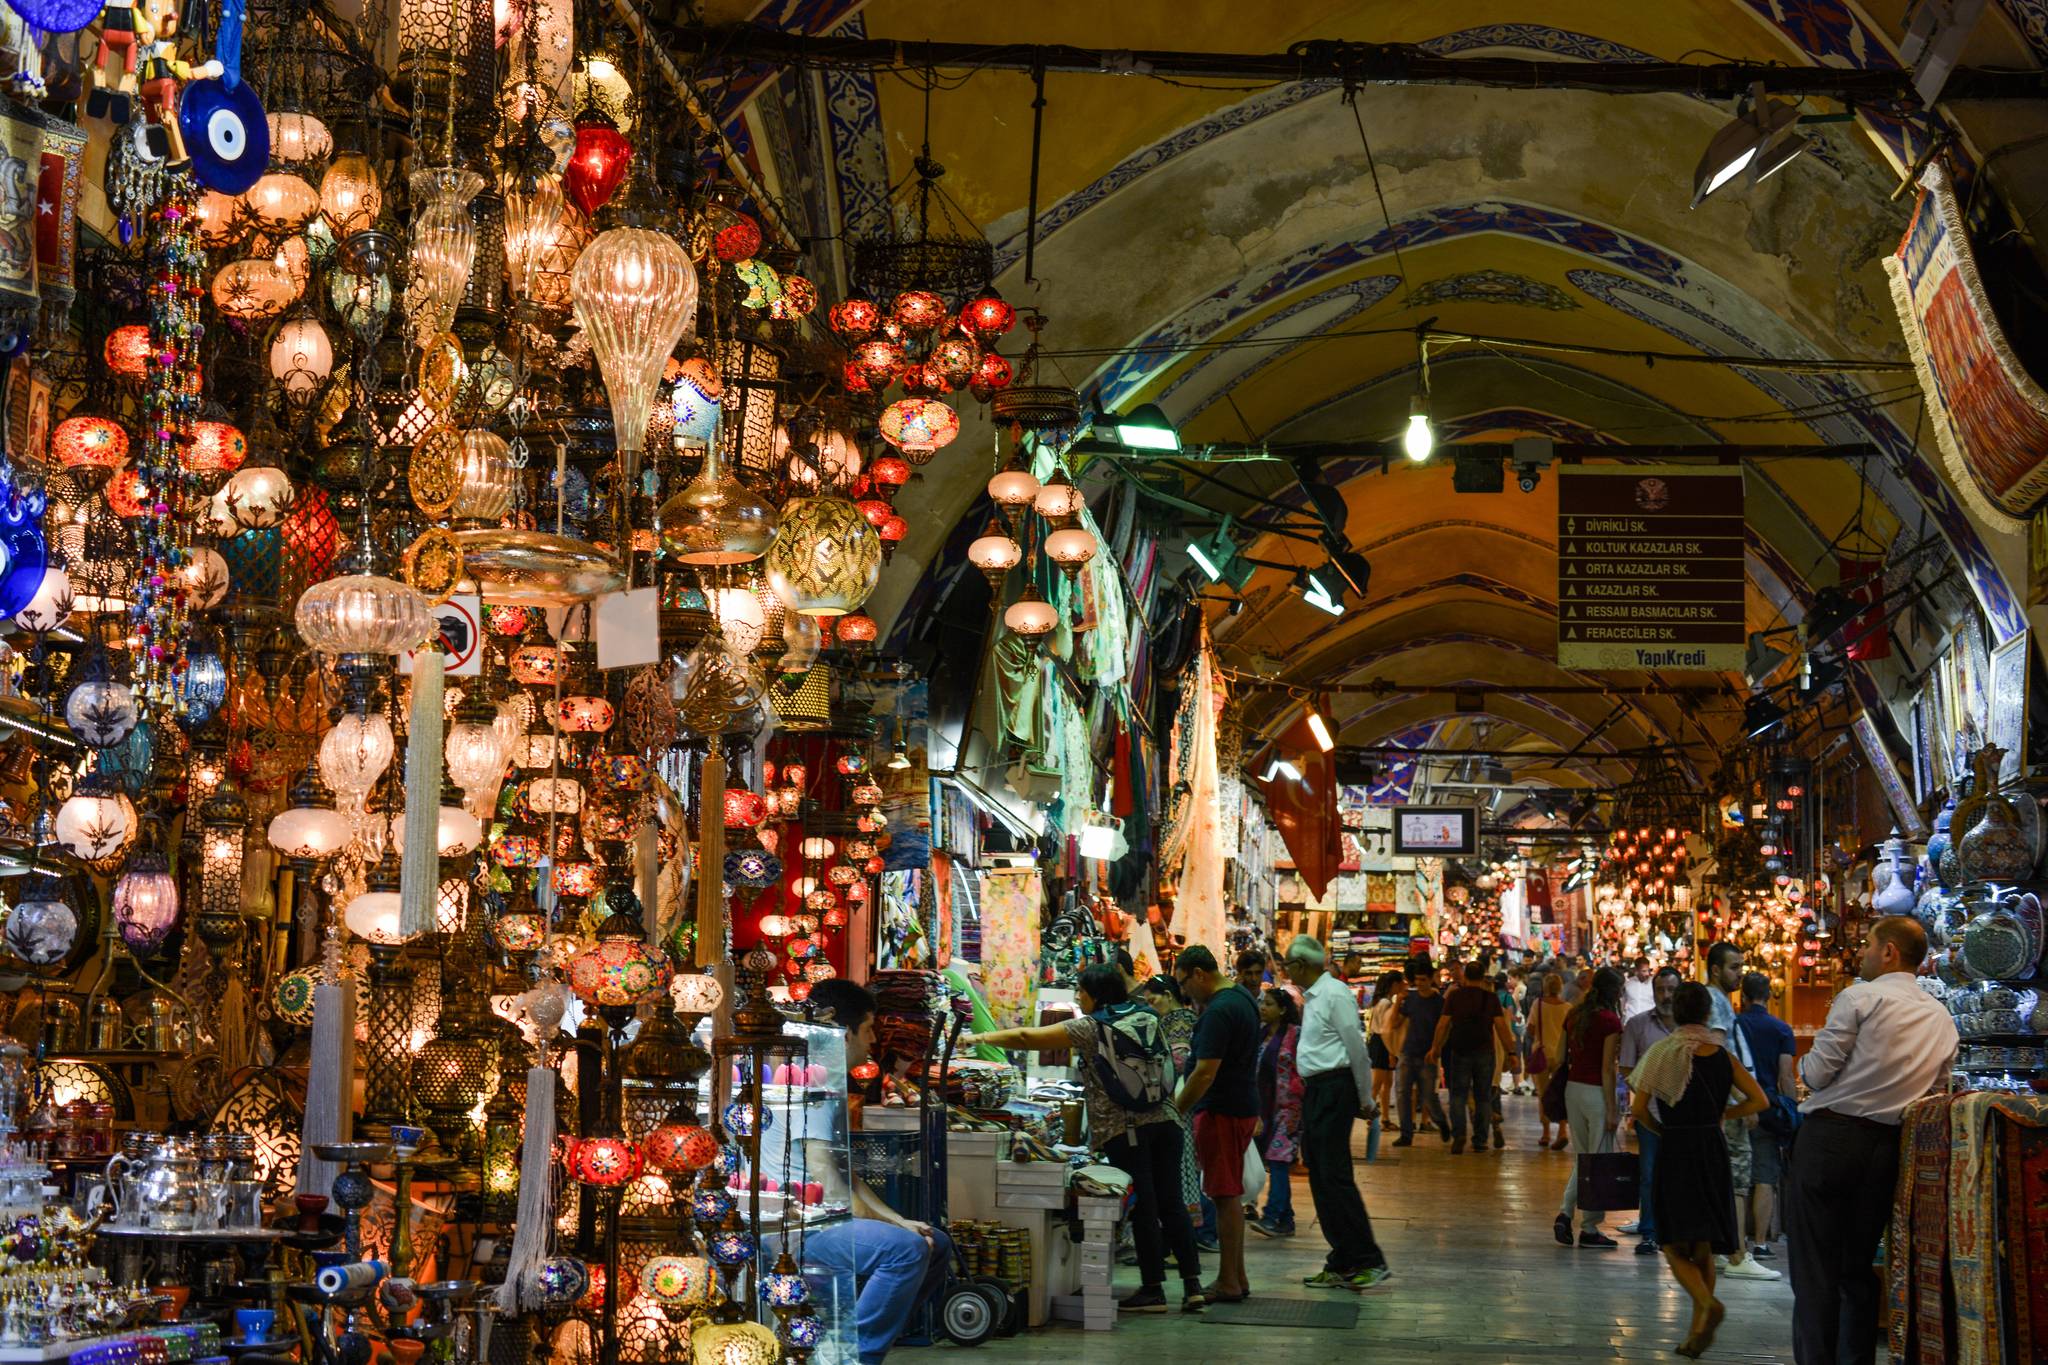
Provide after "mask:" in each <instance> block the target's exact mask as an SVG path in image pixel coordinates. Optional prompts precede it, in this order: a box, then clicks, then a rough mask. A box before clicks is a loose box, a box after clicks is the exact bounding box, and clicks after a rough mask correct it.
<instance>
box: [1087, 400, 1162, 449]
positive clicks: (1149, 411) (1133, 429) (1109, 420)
mask: <svg viewBox="0 0 2048 1365" xmlns="http://www.w3.org/2000/svg"><path fill="white" fill-rule="evenodd" d="M1099 425H1102V426H1106V427H1108V428H1109V430H1110V431H1112V432H1114V433H1115V434H1116V439H1117V440H1118V441H1120V442H1121V443H1122V444H1123V445H1124V446H1126V447H1127V448H1129V449H1131V450H1156V451H1164V452H1171V451H1176V450H1179V449H1180V432H1179V430H1178V429H1177V428H1175V426H1174V425H1173V423H1172V422H1171V421H1169V420H1168V419H1167V416H1166V412H1165V410H1164V409H1162V408H1161V407H1160V406H1159V405H1158V404H1157V403H1141V404H1139V405H1138V406H1137V407H1135V408H1133V409H1131V411H1130V412H1129V413H1128V414H1126V415H1125V416H1122V417H1104V418H1102V419H1101V421H1100V423H1099Z"/></svg>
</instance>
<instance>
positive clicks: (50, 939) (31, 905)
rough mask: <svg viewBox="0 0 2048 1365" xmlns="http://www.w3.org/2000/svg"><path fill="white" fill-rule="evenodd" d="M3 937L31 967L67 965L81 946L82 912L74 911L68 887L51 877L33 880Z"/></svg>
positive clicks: (46, 875) (17, 906)
mask: <svg viewBox="0 0 2048 1365" xmlns="http://www.w3.org/2000/svg"><path fill="white" fill-rule="evenodd" d="M0 936H4V939H5V942H6V944H7V949H8V951H9V952H11V953H13V954H14V955H15V956H16V957H18V958H20V959H21V960H22V961H24V962H26V963H28V964H29V965H31V966H35V967H47V966H50V965H51V964H52V963H56V962H61V961H63V959H64V955H65V954H66V953H69V952H70V951H71V949H72V946H73V945H74V944H76V943H77V942H78V912H77V911H76V910H74V909H73V908H72V907H71V902H70V900H69V898H68V896H67V893H66V892H65V889H64V883H63V882H62V881H61V880H60V879H58V878H56V877H53V876H50V875H48V874H47V873H40V874H37V875H36V876H32V877H30V878H29V885H28V888H27V889H26V890H25V891H24V892H23V893H22V898H21V900H20V901H19V902H17V903H16V905H15V907H14V911H13V913H12V914H10V915H8V916H7V922H6V926H5V928H4V929H0Z"/></svg>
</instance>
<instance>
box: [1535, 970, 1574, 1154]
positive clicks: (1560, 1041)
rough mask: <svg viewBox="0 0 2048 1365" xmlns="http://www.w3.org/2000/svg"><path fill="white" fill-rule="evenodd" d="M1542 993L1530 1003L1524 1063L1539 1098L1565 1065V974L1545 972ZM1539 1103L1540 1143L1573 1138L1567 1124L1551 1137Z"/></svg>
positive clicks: (1552, 1144) (1547, 1118)
mask: <svg viewBox="0 0 2048 1365" xmlns="http://www.w3.org/2000/svg"><path fill="white" fill-rule="evenodd" d="M1541 990H1542V994H1540V995H1538V996H1537V997H1536V1002H1535V1003H1534V1004H1533V1005H1531V1006H1530V1007H1529V1027H1528V1029H1527V1031H1526V1038H1525V1042H1526V1044H1527V1048H1528V1056H1527V1057H1526V1058H1525V1059H1524V1065H1525V1066H1526V1067H1527V1068H1528V1070H1529V1072H1530V1074H1531V1075H1532V1076H1533V1077H1534V1078H1535V1082H1536V1094H1537V1097H1538V1098H1539V1100H1540V1098H1541V1097H1542V1096H1543V1094H1544V1093H1545V1092H1546V1091H1547V1090H1548V1089H1549V1088H1550V1077H1551V1073H1553V1072H1555V1071H1556V1070H1557V1069H1558V1068H1559V1067H1561V1066H1563V1065H1564V1021H1565V1019H1566V1018H1567V1017H1568V1016H1569V1015H1570V1014H1571V1012H1572V1007H1571V1006H1570V1005H1567V1004H1565V1002H1564V977H1562V976H1561V975H1559V974H1558V973H1556V972H1545V973H1544V974H1543V984H1542V987H1541ZM1542 1109H1543V1106H1542V1105H1541V1104H1540V1103H1539V1104H1538V1105H1537V1114H1538V1116H1539V1117H1540V1118H1541V1119H1542V1121H1543V1135H1542V1137H1541V1138H1539V1139H1538V1140H1537V1146H1539V1147H1562V1146H1564V1145H1565V1143H1566V1142H1567V1141H1569V1140H1570V1134H1569V1133H1568V1132H1567V1131H1566V1125H1564V1124H1562V1123H1560V1124H1559V1125H1558V1126H1557V1140H1556V1141H1555V1142H1553V1141H1551V1137H1550V1116H1549V1115H1548V1114H1545V1113H1543V1112H1542Z"/></svg>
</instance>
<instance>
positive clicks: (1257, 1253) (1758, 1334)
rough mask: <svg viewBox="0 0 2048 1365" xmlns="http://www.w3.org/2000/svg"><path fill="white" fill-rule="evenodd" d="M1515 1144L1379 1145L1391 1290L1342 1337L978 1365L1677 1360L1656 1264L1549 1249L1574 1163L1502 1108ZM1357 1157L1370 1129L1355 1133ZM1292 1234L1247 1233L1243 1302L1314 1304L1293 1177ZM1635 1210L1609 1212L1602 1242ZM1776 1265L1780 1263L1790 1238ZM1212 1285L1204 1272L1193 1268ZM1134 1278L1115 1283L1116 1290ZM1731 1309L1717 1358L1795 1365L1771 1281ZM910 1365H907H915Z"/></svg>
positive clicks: (1780, 1285) (1055, 1343) (1365, 1173)
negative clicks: (1278, 1299)
mask: <svg viewBox="0 0 2048 1365" xmlns="http://www.w3.org/2000/svg"><path fill="white" fill-rule="evenodd" d="M1507 1117H1508V1147H1507V1149H1506V1150H1505V1151H1501V1152H1489V1153H1487V1154H1485V1155H1483V1156H1473V1155H1470V1154H1467V1155H1463V1156H1455V1157H1454V1156H1452V1155H1451V1154H1450V1148H1449V1146H1448V1144H1446V1143H1443V1142H1441V1141H1439V1140H1438V1139H1437V1138H1436V1137H1435V1136H1434V1135H1430V1136H1424V1137H1418V1138H1417V1139H1416V1142H1415V1146H1413V1147H1412V1148H1407V1149H1404V1150H1400V1151H1388V1150H1386V1149H1382V1152H1381V1158H1380V1160H1379V1161H1378V1162H1376V1163H1374V1164H1371V1165H1366V1164H1364V1163H1363V1162H1361V1164H1360V1165H1359V1167H1358V1174H1359V1185H1360V1188H1361V1189H1362V1190H1363V1191H1364V1193H1365V1199H1366V1207H1367V1209H1368V1210H1369V1211H1370V1212H1371V1214H1372V1219H1373V1229H1374V1232H1375V1233H1376V1234H1377V1236H1378V1237H1379V1240H1380V1243H1381V1245H1382V1246H1383V1247H1384V1248H1385V1250H1386V1253H1387V1258H1388V1261H1389V1263H1390V1264H1391V1265H1392V1266H1393V1269H1394V1277H1393V1279H1392V1280H1391V1281H1389V1282H1388V1283H1387V1284H1386V1285H1385V1286H1384V1287H1383V1288H1380V1289H1377V1290H1374V1291H1372V1292H1370V1293H1367V1294H1364V1295H1360V1296H1358V1298H1357V1299H1356V1302H1357V1303H1358V1305H1359V1308H1360V1313H1359V1319H1358V1325H1357V1327H1356V1328H1354V1329H1353V1330H1351V1331H1348V1332H1347V1331H1331V1330H1323V1329H1304V1328H1271V1327H1268V1328H1259V1327H1237V1326H1228V1325H1225V1324H1222V1323H1213V1322H1205V1321H1203V1320H1202V1319H1201V1318H1199V1317H1184V1316H1182V1315H1181V1314H1179V1313H1170V1314H1166V1315H1163V1316H1154V1315H1138V1316H1126V1317H1125V1318H1123V1319H1122V1320H1121V1321H1120V1322H1119V1323H1118V1325H1117V1327H1116V1329H1115V1330H1114V1331H1111V1332H1082V1331H1080V1330H1079V1329H1078V1328H1076V1327H1069V1326H1060V1327H1051V1328H1047V1329H1045V1330H1042V1331H1037V1332H1029V1333H1025V1334H1023V1335H1021V1336H1018V1337H1014V1338H1011V1339H1009V1340H1000V1339H999V1340H995V1341H991V1342H990V1343H988V1344H987V1345H985V1346H983V1347H981V1348H980V1349H979V1350H978V1351H977V1352H976V1354H975V1360H974V1365H1056V1363H1057V1365H1108V1362H1123V1361H1133V1360H1137V1361H1149V1360H1155V1359H1157V1360H1169V1359H1170V1360H1171V1361H1173V1362H1175V1365H1245V1363H1246V1362H1257V1365H1308V1363H1309V1362H1315V1365H1323V1362H1327V1361H1330V1360H1333V1359H1344V1358H1355V1359H1359V1360H1363V1361H1370V1362H1372V1365H1397V1363H1398V1362H1402V1361H1422V1362H1441V1363H1442V1365H1450V1363H1451V1362H1459V1363H1460V1365H1464V1363H1465V1362H1470V1363H1471V1365H1482V1363H1484V1365H1494V1363H1495V1362H1513V1361H1557V1362H1564V1361H1601V1362H1606V1361H1667V1362H1668V1361H1676V1360H1679V1359H1682V1357H1679V1356H1676V1355H1674V1354H1673V1351H1672V1348H1673V1347H1674V1346H1676V1345H1677V1343H1678V1342H1680V1341H1681V1340H1683V1339H1684V1337H1685V1333H1686V1330H1687V1326H1688V1324H1689V1322H1690V1318H1691V1310H1690V1306H1689V1303H1688V1301H1687V1299H1686V1297H1685V1294H1684V1292H1683V1291H1682V1290H1680V1289H1679V1288H1678V1286H1677V1285H1676V1284H1675V1283H1674V1282H1673V1281H1672V1279H1671V1276H1670V1272H1669V1271H1668V1270H1666V1269H1665V1266H1664V1263H1663V1259H1662V1258H1661V1257H1638V1256H1636V1255H1634V1254H1632V1253H1633V1244H1632V1242H1631V1241H1630V1240H1629V1239H1626V1238H1623V1239H1621V1240H1622V1241H1623V1246H1622V1249H1621V1250H1619V1251H1581V1250H1576V1249H1571V1250H1568V1249H1566V1248H1564V1247H1560V1246H1559V1245H1557V1243H1556V1242H1555V1241H1554V1240H1553V1239H1552V1237H1551V1228H1550V1224H1551V1220H1552V1219H1553V1218H1554V1217H1555V1216H1556V1214H1557V1202H1558V1196H1559V1194H1560V1192H1561V1191H1562V1189H1563V1186H1564V1180H1565V1175H1566V1172H1567V1170H1568V1169H1569V1163H1570V1162H1571V1161H1572V1160H1573V1158H1572V1157H1571V1156H1570V1155H1569V1154H1568V1153H1565V1152H1550V1151H1541V1152H1539V1151H1536V1150H1533V1149H1534V1147H1535V1144H1536V1136H1537V1133H1536V1109H1535V1101H1534V1100H1533V1099H1527V1098H1514V1099H1510V1100H1509V1101H1508V1115H1507ZM1358 1132H1359V1146H1358V1151H1359V1153H1360V1155H1362V1154H1363V1135H1364V1132H1365V1128H1364V1125H1362V1124H1361V1125H1360V1126H1359V1129H1358ZM1294 1191H1295V1195H1294V1197H1295V1207H1296V1210H1297V1214H1298V1217H1299V1233H1298V1235H1297V1236H1296V1237H1295V1238H1293V1239H1292V1240H1286V1241H1267V1240H1264V1239H1262V1238H1259V1237H1257V1236H1254V1237H1253V1238H1252V1239H1251V1240H1252V1245H1251V1247H1250V1249H1249V1251H1248V1254H1247V1258H1246V1259H1247V1269H1248V1270H1249V1272H1250V1275H1251V1280H1252V1292H1253V1294H1254V1296H1261V1295H1269V1294H1270V1295H1279V1296H1288V1297H1318V1296H1323V1295H1327V1294H1329V1293H1330V1291H1319V1290H1311V1289H1304V1288H1302V1286H1301V1277H1302V1276H1303V1275H1307V1274H1311V1273H1313V1272H1314V1271H1315V1270H1317V1269H1318V1268H1320V1265H1321V1259H1322V1252H1323V1250H1324V1246H1323V1243H1322V1239H1321V1238H1320V1237H1319V1236H1318V1235H1317V1231H1316V1229H1315V1227H1314V1226H1313V1216H1314V1215H1313V1209H1312V1207H1311V1205H1310V1203H1309V1197H1308V1182H1307V1180H1306V1179H1305V1178H1303V1177H1301V1176H1300V1175H1297V1176H1296V1178H1295V1182H1294ZM1630 1216H1632V1215H1626V1214H1614V1215H1610V1216H1609V1224H1610V1229H1611V1228H1612V1226H1614V1225H1618V1224H1619V1223H1621V1222H1623V1221H1625V1220H1626V1219H1627V1218H1628V1217H1630ZM1778 1252H1779V1255H1778V1258H1777V1261H1776V1262H1775V1265H1776V1267H1777V1268H1778V1269H1779V1270H1781V1271H1782V1270H1783V1269H1784V1267H1785V1257H1784V1247H1783V1243H1780V1244H1779V1245H1778ZM1204 1261H1205V1264H1204V1270H1205V1272H1207V1273H1208V1274H1209V1275H1211V1276H1213V1273H1214V1263H1213V1261H1211V1260H1210V1259H1209V1258H1206V1257H1205V1258H1204ZM1136 1276H1137V1272H1136V1271H1135V1270H1132V1269H1130V1268H1128V1267H1126V1268H1124V1269H1122V1270H1121V1271H1120V1272H1119V1278H1118V1289H1119V1292H1125V1291H1127V1290H1128V1289H1130V1288H1135V1287H1136V1282H1137V1281H1136ZM1716 1292H1717V1293H1718V1294H1719V1296H1720V1298H1721V1300H1722V1302H1724V1303H1726V1304H1727V1305H1728V1318H1727V1321H1726V1323H1725V1324H1724V1325H1723V1327H1722V1329H1721V1332H1720V1336H1719V1339H1718V1340H1717V1341H1716V1343H1715V1346H1714V1349H1713V1350H1712V1351H1711V1352H1709V1353H1708V1355H1707V1357H1706V1359H1708V1360H1710V1361H1716V1360H1717V1361H1730V1362H1742V1363H1744V1365H1752V1363H1754V1362H1776V1361H1786V1362H1789V1361H1790V1360H1791V1358H1792V1351H1791V1341H1792V1326H1791V1323H1792V1293H1791V1290H1790V1288H1789V1287H1788V1285H1787V1284H1786V1282H1785V1281H1784V1280H1780V1281H1778V1282H1776V1283H1760V1282H1751V1281H1726V1280H1724V1281H1722V1282H1721V1284H1720V1285H1719V1287H1718V1288H1717V1290H1716ZM912 1365H914V1362H912Z"/></svg>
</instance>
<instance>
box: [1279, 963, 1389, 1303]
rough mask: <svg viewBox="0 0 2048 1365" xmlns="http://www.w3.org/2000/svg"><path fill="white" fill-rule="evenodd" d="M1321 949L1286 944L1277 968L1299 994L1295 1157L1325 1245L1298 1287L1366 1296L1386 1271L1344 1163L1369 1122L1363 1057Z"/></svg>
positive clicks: (1346, 1000)
mask: <svg viewBox="0 0 2048 1365" xmlns="http://www.w3.org/2000/svg"><path fill="white" fill-rule="evenodd" d="M1325 965H1326V958H1325V955H1324V953H1323V946H1322V944H1320V943H1318V942H1317V941H1316V940H1314V939H1312V938H1309V937H1308V936H1306V935H1302V936H1300V937H1298V938H1296V939H1295V940H1294V941H1293V942H1292V943H1290V944H1288V945H1287V955H1286V957H1285V958H1283V959H1282V961H1281V966H1282V967H1283V969H1284V970H1285V971H1286V973H1287V979H1288V980H1290V981H1292V982H1293V983H1294V984H1295V985H1296V986H1298V987H1300V988H1301V991H1302V1000H1303V1008H1302V1014H1301V1040H1300V1041H1299V1042H1298V1043H1297V1044H1296V1045H1295V1052H1294V1056H1295V1065H1296V1067H1297V1068H1299V1070H1300V1072H1301V1078H1302V1103H1301V1155H1302V1160H1303V1161H1304V1162H1305V1163H1306V1164H1307V1166H1308V1189H1309V1196H1310V1198H1312V1199H1313V1200H1314V1201H1315V1206H1316V1222H1317V1223H1318V1224H1320V1225H1321V1227H1322V1230H1323V1238H1324V1240H1326V1241H1327V1242H1328V1243H1329V1244H1330V1252H1329V1255H1327V1256H1326V1257H1324V1258H1323V1268H1322V1269H1321V1270H1320V1271H1318V1272H1316V1273H1315V1274H1314V1275H1311V1276H1309V1277H1308V1278H1307V1279H1306V1280H1304V1281H1303V1283H1304V1284H1307V1285H1309V1286H1310V1287H1311V1288H1317V1289H1358V1290H1365V1289H1371V1288H1373V1287H1374V1286H1376V1285H1379V1284H1383V1283H1385V1282H1386V1279H1387V1277H1388V1276H1389V1275H1390V1274H1392V1273H1393V1272H1392V1271H1390V1270H1389V1269H1388V1268H1387V1258H1386V1254H1385V1253H1384V1252H1382V1251H1381V1250H1380V1245H1379V1242H1378V1241H1377V1240H1375V1239H1374V1237H1373V1235H1372V1219H1371V1217H1369V1216H1368V1215H1367V1213H1366V1211H1365V1199H1364V1198H1363V1197H1362V1196H1361V1195H1360V1194H1359V1192H1358V1177H1357V1174H1356V1172H1355V1170H1354V1169H1353V1167H1352V1164H1351V1126H1352V1124H1353V1123H1354V1122H1356V1121H1357V1120H1358V1119H1359V1118H1360V1117H1361V1116H1366V1115H1370V1114H1371V1113H1372V1112H1373V1110H1372V1105H1371V1103H1370V1101H1367V1100H1366V1099H1364V1098H1363V1097H1364V1095H1365V1086H1366V1071H1367V1058H1366V1048H1365V1038H1364V1036H1363V1034H1362V1033H1361V1032H1360V1031H1359V1027H1358V1004H1357V1001H1356V1000H1354V999H1353V997H1352V995H1351V990H1350V988H1349V987H1348V986H1346V985H1345V984H1344V983H1343V982H1341V981H1339V980H1337V979H1336V978H1335V977H1332V976H1331V975H1330V974H1329V973H1328V972H1327V971H1325V970H1324V967H1325Z"/></svg>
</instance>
